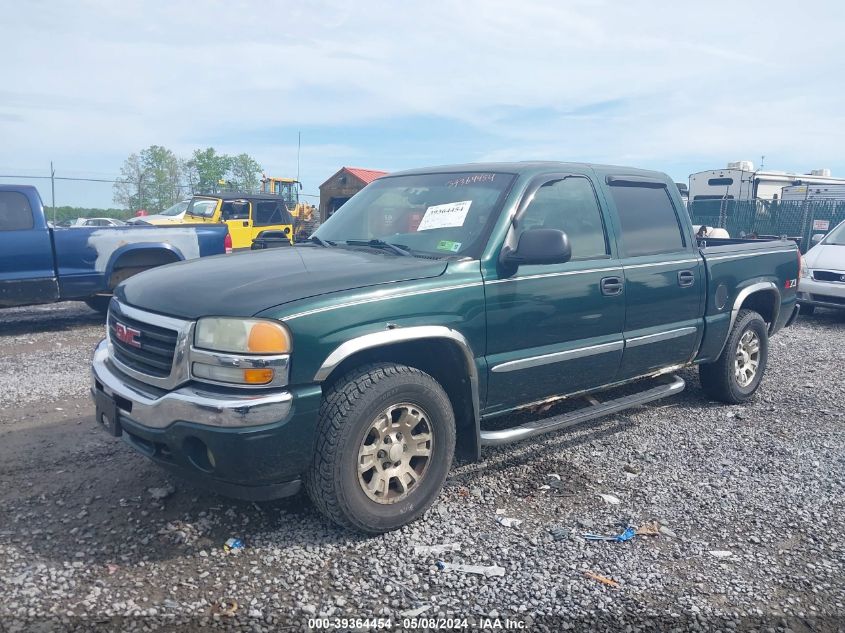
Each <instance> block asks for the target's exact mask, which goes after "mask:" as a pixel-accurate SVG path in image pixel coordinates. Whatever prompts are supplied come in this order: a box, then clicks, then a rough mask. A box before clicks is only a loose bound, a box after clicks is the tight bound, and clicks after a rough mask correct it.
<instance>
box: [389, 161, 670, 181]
mask: <svg viewBox="0 0 845 633" xmlns="http://www.w3.org/2000/svg"><path fill="white" fill-rule="evenodd" d="M484 171H486V172H494V173H510V174H518V175H526V176H533V175H535V174H543V173H548V172H550V171H572V172H575V173H585V172H591V171H592V172H595V173H596V174H601V175H605V174H617V175H622V174H626V175H637V176H647V177H651V178H658V179H660V180H666V179H668V176H666V174H664V173H663V172H659V171H653V170H649V169H638V168H636V167H623V166H619V165H603V164H599V163H576V162H562V161H551V160H549V161H541V160H529V161H518V162H503V163H464V164H457V165H439V166H437V167H421V168H418V169H408V170H405V171H398V172H392V173H390V174H388V175H387V176H383V178H391V177H394V176H410V175H417V174H440V173H454V172H484Z"/></svg>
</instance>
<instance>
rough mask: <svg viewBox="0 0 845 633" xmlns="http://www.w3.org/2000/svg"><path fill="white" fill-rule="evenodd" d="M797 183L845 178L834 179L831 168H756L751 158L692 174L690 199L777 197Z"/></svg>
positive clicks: (843, 180)
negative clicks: (798, 171) (799, 171)
mask: <svg viewBox="0 0 845 633" xmlns="http://www.w3.org/2000/svg"><path fill="white" fill-rule="evenodd" d="M798 185H843V186H845V178H834V177H832V176H831V175H830V170H829V169H814V170H813V171H811V172H810V173H809V174H793V173H790V172H785V171H768V170H766V171H763V170H756V171H755V169H754V163H752V162H751V161H748V160H742V161H737V162H733V163H728V166H727V168H726V169H709V170H707V171H700V172H697V173H694V174H690V177H689V200H690V202H691V203H695V202H697V201H701V200H777V199H778V198H780V196H781V193H782V192H781V190H782V189H783V188H784V187H791V186H798Z"/></svg>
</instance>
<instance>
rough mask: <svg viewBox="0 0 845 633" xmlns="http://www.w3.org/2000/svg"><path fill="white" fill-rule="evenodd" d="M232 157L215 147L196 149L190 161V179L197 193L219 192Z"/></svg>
mask: <svg viewBox="0 0 845 633" xmlns="http://www.w3.org/2000/svg"><path fill="white" fill-rule="evenodd" d="M231 163H232V159H231V158H230V157H229V156H226V155H225V154H218V153H217V151H216V150H215V149H214V148H213V147H208V148H206V149H197V150H194V153H193V155H192V156H191V159H190V160H189V161H188V168H189V169H190V175H189V180H191V188H192V190H193V191H194V192H195V193H217V192H218V191H219V190H220V189H221V185H220V181H221V180H225V178H226V174H227V172H228V171H229V167H230V165H231Z"/></svg>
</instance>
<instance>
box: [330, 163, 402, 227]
mask: <svg viewBox="0 0 845 633" xmlns="http://www.w3.org/2000/svg"><path fill="white" fill-rule="evenodd" d="M385 175H387V172H386V171H380V170H378V169H364V168H362V167H341V168H340V169H339V170H338V171H337V172H336V173H335V174H334V175H333V176H332V177H331V178H329V179H328V180H326V182H324V183H323V184H322V185H320V221H321V222H323V221H325V220H326V219H328V218H329V217H331V215H332V214H333V213H334V212H335V211H337V210H338V209H339V208H340V207H341V206H343V203H344V202H346V201H347V200H349V198H351V197H352V196H354V195H355V194H356V193H358V192H359V191H361V189H363V188H364V187H366V186H367V185H369V184H370V183H371V182H373V181H374V180H376V179H377V178H381V177H382V176H385Z"/></svg>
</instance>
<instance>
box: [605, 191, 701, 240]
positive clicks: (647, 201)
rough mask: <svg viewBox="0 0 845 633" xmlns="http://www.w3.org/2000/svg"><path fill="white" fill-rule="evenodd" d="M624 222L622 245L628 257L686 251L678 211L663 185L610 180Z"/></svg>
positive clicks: (620, 216)
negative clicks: (613, 181)
mask: <svg viewBox="0 0 845 633" xmlns="http://www.w3.org/2000/svg"><path fill="white" fill-rule="evenodd" d="M610 185H611V186H610V193H611V195H612V196H613V202H614V203H615V204H616V211H617V213H618V214H619V222H620V223H621V224H622V248H623V249H624V251H625V254H626V255H628V256H629V257H635V256H637V255H654V254H656V253H671V252H673V251H679V250H683V248H684V247H685V246H686V242H685V240H684V236H683V233H681V225H680V223H679V222H678V214H677V213H676V212H675V206H674V205H673V204H672V199H671V198H670V197H669V192H668V191H667V189H666V187H665V186H663V185H658V186H655V184H651V183H647V184H645V183H644V184H631V183H630V182H619V183H610Z"/></svg>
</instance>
